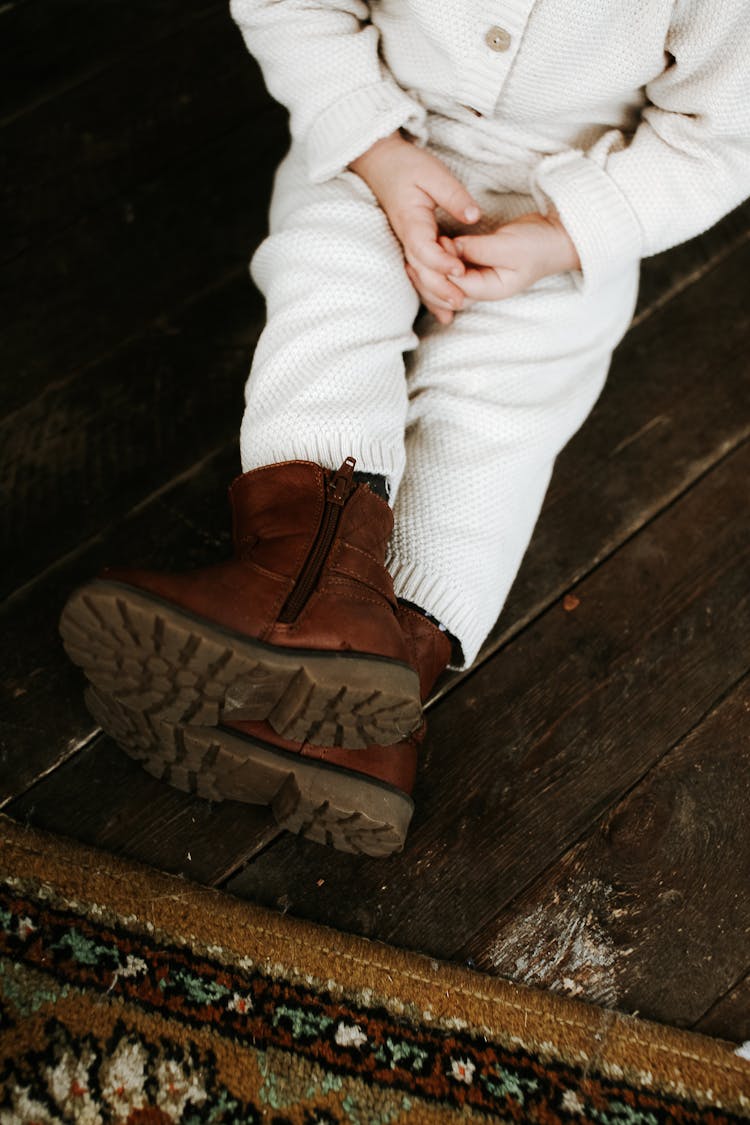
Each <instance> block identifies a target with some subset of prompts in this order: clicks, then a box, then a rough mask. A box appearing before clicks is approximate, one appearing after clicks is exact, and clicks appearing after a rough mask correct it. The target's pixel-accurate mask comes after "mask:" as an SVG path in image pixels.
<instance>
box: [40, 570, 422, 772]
mask: <svg viewBox="0 0 750 1125" xmlns="http://www.w3.org/2000/svg"><path fill="white" fill-rule="evenodd" d="M60 633H61V634H62V638H63V643H64V645H65V650H66V652H67V653H68V656H69V657H70V659H71V660H72V661H73V663H74V664H77V665H79V666H80V667H81V668H82V669H83V671H84V674H85V675H86V677H87V679H89V680H90V681H91V683H92V684H94V685H95V687H97V688H99V689H100V690H101V691H103V692H106V693H107V694H108V695H111V696H113V697H114V698H115V699H117V700H118V701H119V702H121V703H123V704H125V705H126V706H127V707H129V708H130V709H131V710H135V711H142V712H144V713H145V714H147V715H154V716H159V717H160V718H163V719H166V720H167V721H169V722H182V723H191V724H193V723H194V724H196V725H199V726H216V725H217V724H218V723H219V722H220V721H221V720H222V719H227V720H242V719H249V720H267V721H268V722H269V723H270V724H271V726H272V727H273V729H274V730H275V731H276V732H277V734H280V735H281V736H282V737H283V738H287V739H290V740H295V741H299V742H303V741H307V742H309V743H310V744H311V745H313V746H343V747H347V748H349V749H353V750H356V749H364V748H365V747H367V746H372V745H373V744H374V743H379V744H381V745H383V746H389V745H391V744H393V743H394V742H400V741H401V740H402V739H403V738H405V737H406V736H407V735H408V734H410V733H411V731H413V730H414V729H415V727H417V725H418V724H419V722H420V719H421V714H422V707H421V702H420V697H419V677H418V676H417V673H416V672H415V671H414V669H413V668H410V667H409V665H408V664H401V663H399V662H398V661H395V660H387V659H385V658H382V657H377V656H365V655H359V654H356V653H327V652H315V651H305V650H301V649H286V648H278V647H274V646H272V645H267V644H264V643H263V642H262V641H257V640H254V639H253V638H251V637H244V636H242V635H241V634H237V633H232V632H230V631H229V630H226V629H223V628H221V626H218V625H215V624H213V623H212V622H210V621H203V620H201V619H200V618H198V617H193V616H192V615H191V614H189V613H188V612H186V611H185V610H181V609H179V608H177V607H175V606H172V605H170V604H169V603H168V602H164V601H162V600H161V599H159V598H157V597H155V596H154V595H150V594H148V593H143V592H141V591H139V590H136V589H135V588H133V587H130V586H125V585H122V584H120V583H117V582H107V581H95V582H92V583H89V584H88V585H86V586H83V587H81V588H80V589H78V590H76V591H75V592H74V593H73V594H71V596H70V598H69V600H68V602H67V604H66V606H65V608H64V610H63V613H62V617H61V618H60Z"/></svg>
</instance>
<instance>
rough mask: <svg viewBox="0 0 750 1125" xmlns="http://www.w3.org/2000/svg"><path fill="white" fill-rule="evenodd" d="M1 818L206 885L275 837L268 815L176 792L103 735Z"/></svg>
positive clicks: (10, 806)
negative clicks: (19, 822)
mask: <svg viewBox="0 0 750 1125" xmlns="http://www.w3.org/2000/svg"><path fill="white" fill-rule="evenodd" d="M3 812H4V813H6V814H7V815H8V816H12V817H15V819H16V820H19V821H21V822H22V823H24V824H31V825H33V826H34V827H36V828H42V829H46V830H47V831H48V832H55V833H59V834H60V835H62V836H70V835H74V836H75V838H76V839H77V840H81V841H83V842H84V843H86V844H91V845H92V846H93V847H98V848H102V849H104V850H105V851H110V852H116V853H118V854H122V855H127V856H128V857H129V858H131V859H137V860H141V861H142V862H143V863H148V864H150V866H152V867H158V868H159V869H160V870H162V871H171V872H173V873H174V874H177V875H185V876H186V877H187V878H189V879H193V880H195V881H196V882H198V883H206V884H214V883H217V882H220V881H221V880H222V879H224V878H225V877H226V875H227V874H228V873H229V872H231V871H233V870H234V868H235V867H236V865H237V863H238V862H242V861H243V860H248V859H250V858H252V857H253V856H254V855H255V854H256V853H257V852H258V851H260V850H261V849H262V848H264V847H266V846H267V845H268V843H269V842H270V841H271V840H273V839H274V838H275V837H276V836H277V835H278V829H277V827H276V824H275V822H274V820H273V818H272V816H271V813H270V811H269V810H268V809H266V808H257V807H255V806H253V805H244V804H239V802H237V801H222V802H219V803H215V802H210V801H203V800H200V799H199V798H197V797H191V796H189V795H187V794H185V793H181V792H179V791H178V790H176V789H173V788H171V787H170V786H169V785H165V784H164V783H163V782H161V781H157V780H156V779H155V778H153V777H151V776H150V775H149V774H148V773H146V771H145V770H143V769H141V767H140V766H139V765H138V764H137V763H136V762H134V761H133V760H132V759H131V758H129V757H128V756H127V755H126V754H124V753H123V752H122V751H121V750H120V749H119V747H117V746H115V744H114V743H113V742H112V741H111V740H110V739H108V738H105V737H104V736H100V737H98V738H96V739H94V741H93V742H92V743H91V744H90V745H88V746H86V747H85V749H84V750H82V751H81V753H79V754H77V755H75V756H74V757H73V758H71V759H70V760H68V761H67V762H65V764H64V765H62V766H61V767H60V768H59V769H57V770H55V771H54V772H53V773H51V774H50V775H49V776H47V777H45V778H43V779H42V780H41V781H40V782H38V783H37V784H36V785H35V786H33V787H32V788H31V789H30V790H28V791H27V792H26V793H24V794H23V796H22V797H19V798H18V799H17V800H16V801H12V802H11V803H10V804H7V805H6V806H5V807H4V809H3Z"/></svg>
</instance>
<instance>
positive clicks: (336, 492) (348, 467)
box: [326, 457, 357, 508]
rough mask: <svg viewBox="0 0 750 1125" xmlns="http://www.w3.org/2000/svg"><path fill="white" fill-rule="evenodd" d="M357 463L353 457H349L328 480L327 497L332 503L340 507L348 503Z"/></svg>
mask: <svg viewBox="0 0 750 1125" xmlns="http://www.w3.org/2000/svg"><path fill="white" fill-rule="evenodd" d="M356 464H357V462H356V461H355V459H354V458H353V457H347V459H346V461H344V463H343V465H342V466H341V468H340V469H337V470H336V473H335V474H334V475H333V476H332V477H331V479H330V480H329V482H328V489H327V492H326V497H327V499H328V501H329V503H331V504H337V505H338V506H339V508H343V506H344V504H345V503H346V498H347V496H348V495H349V493H350V492H351V490H352V486H353V484H354V481H353V479H352V478H353V475H354V466H355V465H356Z"/></svg>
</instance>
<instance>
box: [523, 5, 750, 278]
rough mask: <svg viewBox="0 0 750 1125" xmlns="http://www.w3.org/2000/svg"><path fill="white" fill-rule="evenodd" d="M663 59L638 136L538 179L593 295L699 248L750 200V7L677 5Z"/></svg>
mask: <svg viewBox="0 0 750 1125" xmlns="http://www.w3.org/2000/svg"><path fill="white" fill-rule="evenodd" d="M665 50H666V52H667V59H668V62H669V65H667V67H666V69H665V70H664V71H663V72H662V73H661V74H659V75H658V77H656V78H655V79H654V80H653V81H651V82H650V83H648V85H647V86H646V88H645V93H646V96H647V99H648V101H647V104H646V106H645V108H644V109H643V111H642V117H641V121H640V124H639V125H638V127H637V129H636V130H635V132H634V134H632V135H631V136H630V137H627V136H626V135H624V134H623V133H621V132H619V131H617V130H612V131H610V132H608V133H606V134H605V135H604V136H603V137H601V138H600V139H599V141H597V143H596V144H594V146H593V147H592V148H591V149H590V150H589V151H587V152H581V151H568V152H564V153H559V154H555V155H553V156H549V157H546V158H545V159H544V160H542V161H541V162H540V164H539V166H538V168H537V172H536V178H535V184H534V190H535V194H536V196H537V202H538V203H539V204H540V205H541V206H542V209H545V208H546V206H548V205H549V204H550V203H551V204H552V205H554V207H555V208H556V210H557V211H558V213H559V215H560V218H561V219H562V222H563V224H564V226H565V227H566V229H567V231H568V233H569V234H570V236H571V238H572V240H573V242H574V243H575V245H576V248H577V250H578V253H579V257H580V259H581V266H582V276H579V280H580V282H581V284H582V285H584V286H585V287H589V286H591V285H596V284H598V283H599V282H600V281H602V280H604V279H605V278H606V277H607V276H608V275H610V274H611V273H613V272H615V271H616V270H618V269H619V268H620V267H621V266H622V265H623V264H624V263H625V262H627V261H633V260H634V259H636V258H644V257H648V256H649V255H650V254H656V253H658V252H659V251H661V250H666V249H668V248H669V247H670V246H674V245H677V244H678V243H680V242H684V241H685V240H687V239H688V238H692V237H693V236H694V235H697V234H699V233H700V232H701V231H703V230H706V229H707V228H708V227H710V226H712V225H713V224H714V223H715V222H717V221H718V220H719V219H720V218H721V217H722V216H723V215H725V214H726V213H727V212H729V211H731V210H732V208H733V207H735V206H737V205H738V204H739V203H741V202H742V200H743V199H745V198H746V197H747V196H748V194H750V9H749V8H748V5H747V2H746V0H722V3H721V4H706V3H705V0H677V3H676V4H675V12H674V16H673V19H672V23H671V26H670V29H669V33H668V38H667V42H666V44H665Z"/></svg>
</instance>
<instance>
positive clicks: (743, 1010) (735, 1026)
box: [693, 942, 750, 1043]
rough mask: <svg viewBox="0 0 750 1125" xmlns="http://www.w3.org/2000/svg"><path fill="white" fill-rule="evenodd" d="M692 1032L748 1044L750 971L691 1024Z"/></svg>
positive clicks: (749, 1029) (749, 1037)
mask: <svg viewBox="0 0 750 1125" xmlns="http://www.w3.org/2000/svg"><path fill="white" fill-rule="evenodd" d="M746 944H747V942H746ZM693 1030H694V1031H699V1032H700V1033H701V1034H702V1035H715V1036H718V1037H721V1038H724V1039H730V1040H734V1042H735V1043H747V1042H750V971H749V972H748V973H747V974H746V976H745V977H743V979H742V980H741V981H738V982H737V984H735V985H734V986H733V987H732V988H730V989H729V991H728V992H727V993H725V995H724V996H721V997H720V998H719V999H718V1000H717V1001H716V1003H715V1004H712V1005H711V1007H710V1008H709V1010H708V1011H707V1012H705V1013H704V1015H702V1016H701V1018H700V1019H699V1020H698V1021H697V1022H696V1023H695V1024H693Z"/></svg>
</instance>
